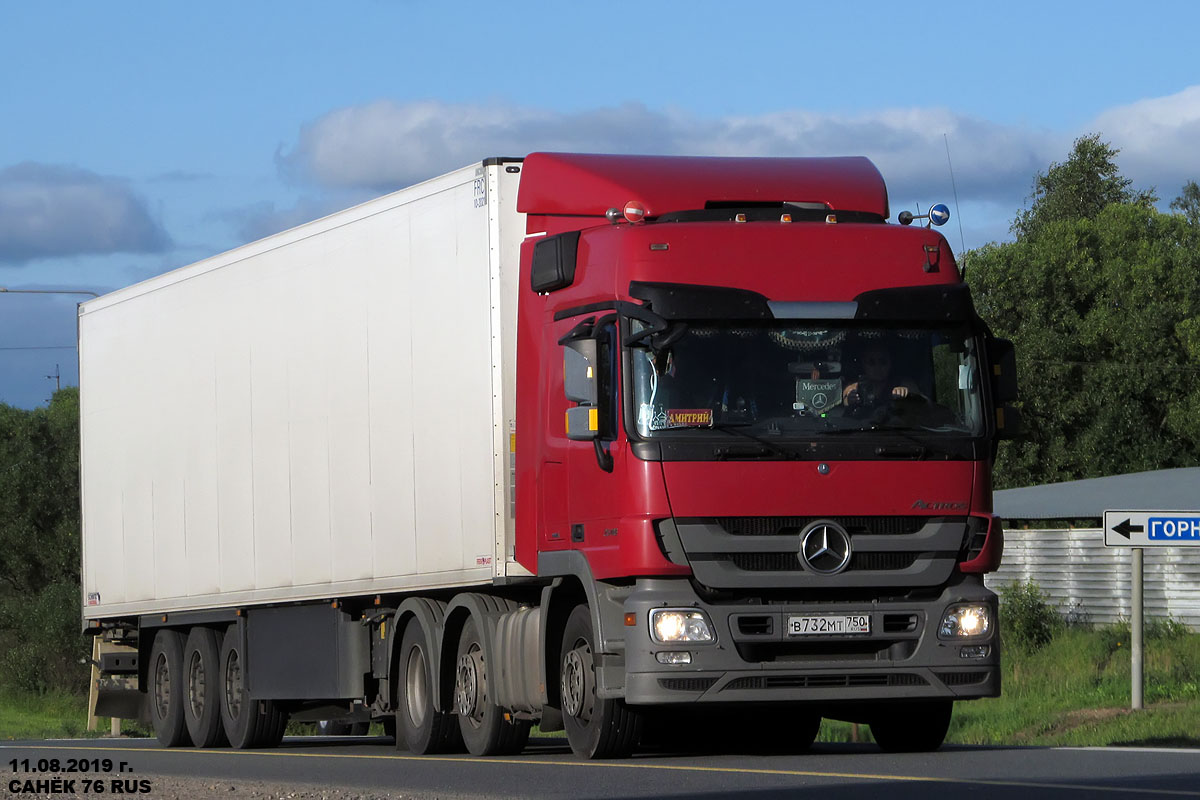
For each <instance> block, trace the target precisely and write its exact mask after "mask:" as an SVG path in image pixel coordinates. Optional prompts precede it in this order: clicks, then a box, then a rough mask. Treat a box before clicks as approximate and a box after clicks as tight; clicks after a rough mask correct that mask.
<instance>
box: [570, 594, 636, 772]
mask: <svg viewBox="0 0 1200 800" xmlns="http://www.w3.org/2000/svg"><path fill="white" fill-rule="evenodd" d="M560 652H561V655H560V656H559V663H558V675H559V685H560V689H561V692H562V712H563V726H564V727H565V728H566V729H567V741H568V742H570V743H571V749H572V750H573V751H574V752H575V754H576V755H578V756H582V757H583V758H621V757H624V756H627V755H629V754H630V753H632V752H633V749H634V748H635V747H637V745H638V743H639V741H640V739H641V734H642V718H641V715H640V714H638V713H637V712H636V711H634V710H633V709H631V708H629V706H627V705H625V701H623V700H620V699H617V698H608V699H602V698H600V697H597V695H596V637H595V634H594V632H593V631H592V617H591V614H590V613H589V612H588V607H587V606H585V605H578V606H576V607H575V609H574V610H573V611H572V612H571V616H570V617H568V618H567V624H566V626H565V627H564V628H563V641H562V650H561V651H560Z"/></svg>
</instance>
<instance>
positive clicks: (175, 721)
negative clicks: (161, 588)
mask: <svg viewBox="0 0 1200 800" xmlns="http://www.w3.org/2000/svg"><path fill="white" fill-rule="evenodd" d="M149 677H150V719H151V721H152V722H153V723H154V735H155V736H156V737H158V741H159V743H160V744H162V746H163V747H179V746H180V745H186V744H188V743H189V742H190V739H189V738H188V732H187V727H186V726H185V725H184V721H183V705H184V703H186V702H187V699H186V698H187V690H186V688H185V687H186V685H187V684H186V682H185V680H184V676H183V634H181V633H180V632H179V631H171V630H166V629H165V628H164V629H163V630H160V631H159V632H158V633H156V634H155V635H154V645H153V646H152V647H151V648H150V674H149Z"/></svg>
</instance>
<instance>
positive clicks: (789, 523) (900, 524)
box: [716, 517, 930, 536]
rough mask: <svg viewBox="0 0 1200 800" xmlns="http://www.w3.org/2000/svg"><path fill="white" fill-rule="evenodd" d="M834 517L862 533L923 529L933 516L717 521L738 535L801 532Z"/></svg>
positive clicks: (849, 530)
mask: <svg viewBox="0 0 1200 800" xmlns="http://www.w3.org/2000/svg"><path fill="white" fill-rule="evenodd" d="M819 519H830V520H833V521H834V522H836V523H838V524H839V525H841V526H842V527H843V528H845V529H846V532H847V533H849V534H850V535H852V536H854V535H858V536H871V535H878V536H904V535H907V534H910V533H916V532H917V531H919V530H921V528H923V527H924V526H925V525H926V523H928V522H929V520H930V518H929V517H717V518H716V523H717V524H718V525H720V526H721V527H722V528H724V529H725V532H726V533H731V534H733V535H734V536H779V535H787V534H792V535H796V534H799V533H800V531H802V530H804V528H805V526H807V525H808V524H809V523H810V522H816V521H817V520H819Z"/></svg>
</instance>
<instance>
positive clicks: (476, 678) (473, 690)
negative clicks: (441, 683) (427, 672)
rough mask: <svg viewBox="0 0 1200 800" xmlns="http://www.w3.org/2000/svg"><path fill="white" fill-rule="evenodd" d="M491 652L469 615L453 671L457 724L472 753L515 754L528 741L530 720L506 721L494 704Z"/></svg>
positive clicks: (493, 673) (523, 747)
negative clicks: (487, 649) (488, 650)
mask: <svg viewBox="0 0 1200 800" xmlns="http://www.w3.org/2000/svg"><path fill="white" fill-rule="evenodd" d="M496 672H498V670H497V669H494V659H493V657H492V653H489V652H487V651H486V650H485V642H484V639H483V637H482V636H480V634H479V626H478V624H477V623H476V621H475V618H474V617H469V618H468V619H467V621H466V624H465V625H463V629H462V633H461V634H460V635H459V637H458V659H457V661H456V663H455V670H454V705H455V710H456V711H457V712H458V727H459V730H461V731H462V738H463V742H464V743H465V744H466V746H467V750H468V751H469V752H470V753H471V755H475V756H496V755H513V754H515V753H519V752H521V751H522V750H524V749H525V743H526V742H528V741H529V726H530V723H529V722H528V721H527V720H516V719H512V720H506V719H505V718H504V711H503V709H501V708H500V707H499V706H497V705H496V703H495V696H496V693H495V690H494V688H493V685H492V684H493V680H494V676H495V673H496Z"/></svg>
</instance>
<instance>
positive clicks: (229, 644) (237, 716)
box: [218, 625, 288, 750]
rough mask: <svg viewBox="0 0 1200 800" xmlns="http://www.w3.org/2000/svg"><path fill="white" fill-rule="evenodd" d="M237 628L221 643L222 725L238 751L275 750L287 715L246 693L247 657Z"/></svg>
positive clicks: (268, 702) (233, 626) (220, 687)
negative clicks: (257, 748) (268, 748)
mask: <svg viewBox="0 0 1200 800" xmlns="http://www.w3.org/2000/svg"><path fill="white" fill-rule="evenodd" d="M239 640H240V635H239V633H238V628H237V626H236V625H231V626H230V627H229V628H228V629H227V630H226V631H225V636H224V637H223V638H222V639H221V653H220V671H219V675H220V683H219V684H218V689H219V691H220V697H221V725H222V727H224V729H225V735H226V737H228V739H229V744H230V745H231V746H232V747H234V748H236V749H238V750H248V749H251V748H256V747H275V746H276V745H278V744H279V742H280V741H282V739H283V731H284V729H285V728H286V727H287V718H288V715H287V714H285V713H283V712H282V711H281V710H280V709H279V706H278V704H276V703H275V702H274V701H273V700H255V699H254V698H253V697H252V696H251V695H250V693H249V692H248V691H247V689H246V681H245V675H246V672H245V664H246V655H245V653H243V652H242V646H241V642H240V641H239Z"/></svg>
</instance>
